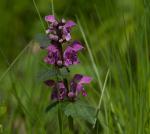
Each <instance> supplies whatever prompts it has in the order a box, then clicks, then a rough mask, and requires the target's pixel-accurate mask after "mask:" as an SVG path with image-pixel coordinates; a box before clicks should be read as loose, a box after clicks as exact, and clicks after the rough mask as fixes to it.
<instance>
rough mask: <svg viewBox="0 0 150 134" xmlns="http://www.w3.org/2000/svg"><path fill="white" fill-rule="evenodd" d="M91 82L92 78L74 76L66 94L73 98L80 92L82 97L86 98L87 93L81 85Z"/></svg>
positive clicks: (79, 75)
mask: <svg viewBox="0 0 150 134" xmlns="http://www.w3.org/2000/svg"><path fill="white" fill-rule="evenodd" d="M91 80H92V78H91V77H89V76H83V75H81V74H76V75H75V76H74V78H73V79H72V81H71V83H70V92H69V93H68V96H69V97H70V98H71V97H75V96H77V95H78V94H79V93H80V92H82V95H83V96H87V93H86V91H85V89H84V87H83V84H89V83H90V82H91Z"/></svg>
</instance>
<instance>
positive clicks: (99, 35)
mask: <svg viewBox="0 0 150 134" xmlns="http://www.w3.org/2000/svg"><path fill="white" fill-rule="evenodd" d="M36 4H37V7H38V9H39V12H40V14H41V17H42V19H43V20H44V16H45V15H47V14H51V13H52V8H51V7H52V6H51V1H50V0H36ZM54 10H55V14H56V15H57V17H58V18H62V17H64V18H66V19H68V18H69V19H72V20H74V21H76V22H77V23H78V25H77V27H76V28H74V29H73V31H72V36H73V38H74V39H78V40H81V42H82V43H83V45H84V46H85V48H86V49H85V50H84V52H82V53H80V55H79V57H80V61H81V64H80V65H76V66H74V67H71V73H72V74H75V73H82V74H87V75H89V76H92V77H93V81H92V83H91V84H90V85H89V86H86V90H87V92H88V96H87V97H86V98H85V100H86V102H87V104H89V105H91V106H93V107H95V108H100V112H99V115H98V125H97V127H96V128H95V129H92V125H91V124H89V123H87V122H86V121H84V120H82V119H79V118H76V119H75V123H74V124H75V133H76V134H96V133H97V134H150V37H149V36H150V1H149V0H91V1H90V0H54ZM0 16H1V18H0V133H4V134H57V133H59V126H58V119H57V112H56V110H52V111H50V112H49V113H47V114H46V113H45V112H44V110H45V107H46V106H47V105H48V104H49V103H50V102H51V101H50V99H49V98H50V97H49V96H50V93H51V90H50V89H48V88H47V87H46V86H45V85H44V84H43V82H42V80H41V79H42V78H41V77H42V76H39V72H41V71H42V70H43V57H44V55H45V52H43V51H42V50H40V49H39V44H38V43H37V42H36V41H35V40H34V37H35V35H36V34H37V33H42V32H44V31H43V28H42V24H41V21H40V20H39V17H38V14H37V12H36V9H35V7H34V4H33V1H31V0H24V1H18V0H11V1H8V0H1V1H0ZM44 24H45V23H44ZM45 26H46V24H45ZM108 71H109V74H108V79H107V82H106V83H105V80H106V74H107V72H108ZM104 83H105V84H106V85H105V86H104ZM102 91H104V92H103V93H102ZM99 101H100V107H99ZM62 122H63V132H64V134H68V133H69V129H68V122H67V117H65V116H63V118H62Z"/></svg>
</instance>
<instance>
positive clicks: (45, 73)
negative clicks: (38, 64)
mask: <svg viewBox="0 0 150 134" xmlns="http://www.w3.org/2000/svg"><path fill="white" fill-rule="evenodd" d="M55 77H56V72H55V71H54V69H51V68H49V69H44V70H42V71H40V72H39V74H38V76H37V78H38V80H39V81H45V80H48V79H50V78H51V79H52V78H55Z"/></svg>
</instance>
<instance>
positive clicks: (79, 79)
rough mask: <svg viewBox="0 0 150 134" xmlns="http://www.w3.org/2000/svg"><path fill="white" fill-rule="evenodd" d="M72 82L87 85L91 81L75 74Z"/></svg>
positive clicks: (86, 77) (87, 77) (89, 78)
mask: <svg viewBox="0 0 150 134" xmlns="http://www.w3.org/2000/svg"><path fill="white" fill-rule="evenodd" d="M73 80H74V81H77V82H78V84H89V83H90V82H91V80H92V78H91V77H89V76H83V75H81V74H76V75H75V76H74V78H73Z"/></svg>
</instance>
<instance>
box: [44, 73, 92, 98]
mask: <svg viewBox="0 0 150 134" xmlns="http://www.w3.org/2000/svg"><path fill="white" fill-rule="evenodd" d="M91 80H92V78H91V77H88V76H83V75H81V74H76V75H75V76H74V77H73V79H72V80H71V82H70V86H69V87H70V89H69V91H68V90H67V88H66V87H65V84H64V82H63V81H59V82H55V81H53V80H47V81H45V82H44V83H45V84H46V85H47V86H49V87H51V88H52V89H53V91H52V95H51V98H52V100H64V99H65V98H68V99H71V100H74V99H75V98H76V97H77V96H78V95H79V94H80V92H81V93H82V95H83V96H87V93H86V91H85V89H84V87H83V84H89V83H90V82H91Z"/></svg>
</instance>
